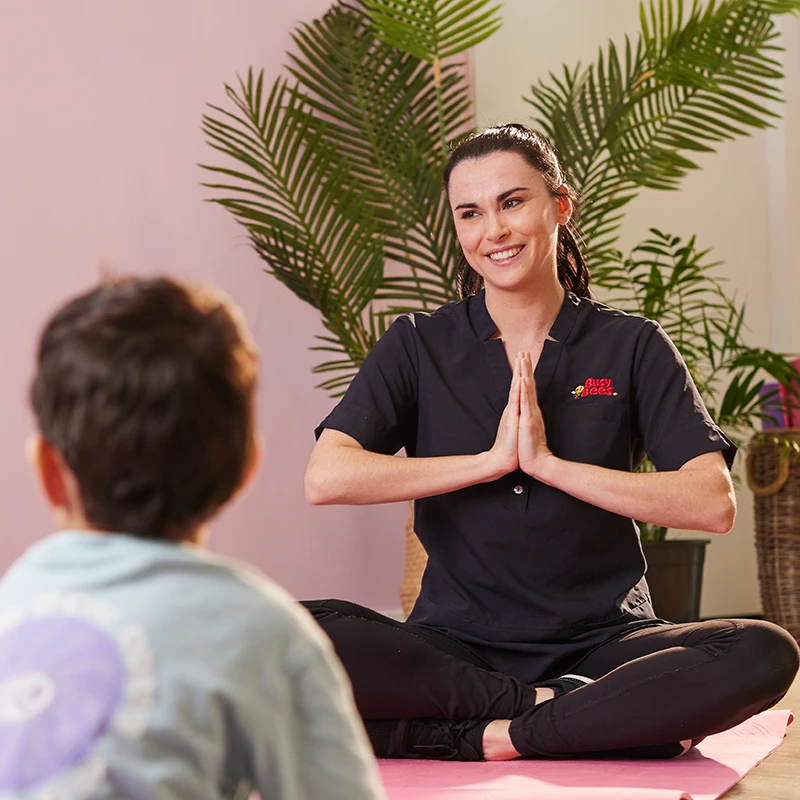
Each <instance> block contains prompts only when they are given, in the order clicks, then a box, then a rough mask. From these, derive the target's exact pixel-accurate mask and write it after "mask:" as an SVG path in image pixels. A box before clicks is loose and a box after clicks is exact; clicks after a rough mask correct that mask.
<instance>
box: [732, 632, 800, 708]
mask: <svg viewBox="0 0 800 800" xmlns="http://www.w3.org/2000/svg"><path fill="white" fill-rule="evenodd" d="M736 624H737V626H738V627H739V635H738V639H739V647H738V648H737V649H738V650H739V658H738V659H737V664H736V667H737V671H739V672H740V674H741V677H742V679H743V680H745V681H746V682H748V683H749V684H750V685H751V686H752V688H753V690H754V691H759V692H761V693H763V696H764V699H765V700H771V701H772V702H777V701H778V700H779V699H780V698H781V697H782V696H783V695H784V694H786V692H787V691H788V690H789V687H790V686H791V685H792V682H793V681H794V679H795V677H796V676H797V672H798V668H800V649H798V646H797V642H796V641H795V640H794V638H793V637H792V636H791V635H790V634H789V633H788V632H787V631H786V630H784V629H783V628H781V627H780V626H778V625H775V624H773V623H771V622H764V621H761V620H737V621H736Z"/></svg>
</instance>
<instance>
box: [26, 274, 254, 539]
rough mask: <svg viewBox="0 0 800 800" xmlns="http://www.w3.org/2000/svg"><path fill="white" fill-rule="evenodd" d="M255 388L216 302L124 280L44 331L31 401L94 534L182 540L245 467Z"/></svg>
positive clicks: (157, 282)
mask: <svg viewBox="0 0 800 800" xmlns="http://www.w3.org/2000/svg"><path fill="white" fill-rule="evenodd" d="M256 376H257V361H256V354H255V348H254V346H253V343H252V341H251V339H250V336H249V334H248V332H247V330H246V328H245V325H244V323H243V321H242V319H241V315H240V313H239V311H238V309H236V307H235V306H233V305H232V303H231V302H230V301H229V300H227V299H226V298H225V297H224V296H222V295H220V294H219V293H217V292H216V291H214V290H212V289H209V288H207V287H195V286H189V285H186V284H183V283H180V282H178V281H175V280H172V279H169V278H152V279H138V278H126V279H121V280H117V281H113V282H109V283H105V284H103V285H101V286H99V287H98V288H96V289H93V290H92V291H90V292H88V293H86V294H84V295H81V296H80V297H77V298H75V299H73V300H71V301H69V302H68V303H67V304H66V305H64V306H63V307H62V308H60V309H59V310H58V311H57V312H56V314H55V315H54V316H53V317H52V318H51V319H50V321H49V322H48V323H47V326H46V327H45V329H44V332H43V333H42V336H41V339H40V342H39V349H38V357H37V364H36V375H35V377H34V381H33V386H32V389H31V400H32V404H33V408H34V412H35V414H36V417H37V420H38V425H39V430H40V432H41V434H42V436H43V438H44V439H45V440H47V442H49V443H50V445H52V446H53V447H54V448H55V449H56V450H57V451H58V452H59V453H60V454H61V456H62V458H63V461H64V463H65V464H66V466H67V467H68V468H69V470H70V471H71V472H72V473H73V475H74V476H75V479H76V481H77V486H78V491H79V494H80V501H81V504H82V511H83V516H84V518H85V519H86V521H87V522H88V523H89V524H90V525H91V526H92V527H96V528H99V529H101V530H107V531H117V532H124V533H129V534H134V535H137V536H141V537H146V538H155V539H182V538H184V536H185V535H186V534H187V533H188V532H190V531H193V530H194V529H196V528H197V527H198V526H199V525H201V524H202V523H204V522H205V521H206V520H208V519H209V518H210V517H211V516H213V514H214V513H215V512H216V511H217V510H218V509H219V508H220V506H222V505H223V504H224V503H225V502H226V501H227V500H228V499H229V498H230V497H231V496H232V495H233V493H234V492H235V491H236V489H237V488H238V487H239V486H240V484H241V483H242V481H243V479H244V477H245V475H246V472H247V470H248V468H249V467H250V465H251V462H252V459H253V457H254V442H255V439H254V394H255V384H256Z"/></svg>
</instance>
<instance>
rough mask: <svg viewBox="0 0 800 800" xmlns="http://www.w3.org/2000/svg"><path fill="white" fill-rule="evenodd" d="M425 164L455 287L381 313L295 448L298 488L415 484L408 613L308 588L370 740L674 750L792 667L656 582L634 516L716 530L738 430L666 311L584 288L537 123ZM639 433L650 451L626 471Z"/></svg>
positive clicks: (486, 754) (502, 749)
mask: <svg viewBox="0 0 800 800" xmlns="http://www.w3.org/2000/svg"><path fill="white" fill-rule="evenodd" d="M444 186H445V191H446V193H447V196H448V199H449V202H450V206H451V209H452V212H453V219H454V223H455V229H456V233H457V236H458V241H459V244H460V246H461V250H462V257H461V263H460V271H459V288H460V290H461V294H462V297H463V298H464V299H463V300H462V301H461V302H458V303H452V304H450V305H448V306H444V307H443V308H441V309H439V310H438V311H436V312H435V313H433V314H414V315H409V316H407V317H402V318H400V319H398V320H397V321H396V322H395V323H394V324H393V325H392V326H391V328H390V329H389V331H388V332H387V333H386V334H385V335H384V336H383V337H382V338H381V339H380V340H379V342H378V343H377V344H376V346H375V347H374V348H373V350H372V351H371V353H370V354H369V356H368V357H367V359H366V360H365V361H364V364H363V365H362V368H361V370H360V372H359V374H358V375H357V376H356V378H355V379H354V381H353V382H352V384H351V386H350V388H349V390H348V392H347V394H346V395H345V396H344V398H343V399H342V401H341V402H340V403H339V405H338V406H337V407H336V408H335V409H334V410H333V412H332V413H331V414H330V415H329V416H328V417H327V418H326V419H325V421H324V422H323V423H322V425H321V426H320V428H319V429H318V431H317V434H318V437H319V438H318V442H317V445H316V447H315V449H314V451H313V453H312V456H311V460H310V462H309V466H308V470H307V473H306V496H307V498H308V499H309V501H310V502H311V503H314V504H327V503H350V504H360V503H387V502H395V501H399V500H409V499H414V500H415V527H416V531H417V534H418V535H419V537H420V539H421V540H422V543H423V544H424V546H425V549H426V550H427V552H428V556H429V561H428V566H427V569H426V572H425V576H424V578H423V582H422V590H421V593H420V597H419V599H418V601H417V603H416V605H415V607H414V610H413V611H412V613H411V615H410V616H409V619H408V621H407V622H406V623H398V622H394V621H392V620H389V619H387V618H385V617H382V616H381V615H379V614H376V613H375V612H372V611H370V610H368V609H364V608H361V607H359V606H356V605H354V604H352V603H346V602H343V601H332V600H330V601H318V602H311V603H307V604H306V605H307V607H308V608H309V609H310V610H311V612H312V613H313V614H314V616H315V617H316V619H317V620H318V621H319V623H320V624H321V625H322V627H323V628H324V629H325V631H326V632H327V633H328V634H329V636H330V637H331V639H332V640H333V642H334V645H335V646H336V649H337V652H338V654H339V656H340V657H341V659H342V661H343V663H344V665H345V668H346V669H347V670H348V673H349V675H350V678H351V681H352V684H353V689H354V693H355V697H356V702H357V704H358V706H359V710H360V711H361V714H362V716H363V717H364V720H365V723H366V727H367V731H368V733H369V734H370V739H371V741H372V744H373V747H374V749H375V752H376V754H377V755H378V756H383V757H405V758H414V757H417V758H419V757H423V758H424V757H429V758H454V759H461V760H480V759H487V760H504V759H510V758H516V757H518V756H520V755H522V756H547V757H554V756H567V755H578V754H584V753H592V754H599V753H613V754H614V755H622V756H636V755H641V756H644V757H668V756H673V755H678V754H680V753H682V752H685V751H686V750H687V749H688V748H689V747H690V746H691V745H692V744H693V743H695V742H697V741H698V740H699V739H701V738H702V737H704V736H707V735H709V734H712V733H715V732H718V731H720V730H724V729H726V728H728V727H731V726H733V725H736V724H738V723H739V722H742V721H743V720H744V719H746V718H747V717H749V716H751V715H752V714H755V713H757V712H759V711H762V710H764V709H766V708H769V707H770V706H772V705H774V704H775V703H776V702H777V701H778V700H779V699H780V698H781V697H782V696H783V694H784V693H785V692H786V691H787V689H788V687H789V686H790V684H791V682H792V680H793V678H794V676H795V674H796V672H797V669H798V649H797V645H796V643H795V642H794V640H793V639H791V637H789V635H788V634H787V633H786V632H785V631H783V630H782V629H780V628H778V627H777V626H774V625H770V624H769V623H765V622H759V621H744V620H712V621H708V622H703V623H690V624H682V625H676V624H671V623H666V622H664V621H663V620H659V619H657V618H655V616H654V614H653V609H652V606H651V604H650V599H649V594H648V589H647V584H646V582H645V580H644V577H643V574H644V570H645V563H644V559H643V557H642V552H641V547H640V544H639V540H638V535H637V531H636V526H635V524H634V522H633V520H635V519H638V520H643V521H645V522H652V523H656V524H658V525H665V526H668V527H670V528H684V529H691V530H703V531H708V532H713V533H727V532H728V531H729V530H730V529H731V527H732V525H733V521H734V515H735V511H736V506H735V497H734V492H733V486H732V483H731V479H730V474H729V468H730V465H731V463H732V461H733V457H734V454H735V447H734V446H733V445H732V444H731V442H730V441H729V440H728V439H727V438H726V437H725V435H724V434H723V433H722V431H721V430H720V429H719V428H718V427H717V426H716V425H715V424H714V423H713V421H712V420H711V419H710V417H709V415H708V412H707V411H706V409H705V407H704V406H703V403H702V401H701V399H700V397H699V395H698V394H697V390H696V389H695V387H694V384H693V382H692V379H691V377H690V376H689V373H688V371H687V370H686V367H685V365H684V363H683V360H682V359H681V357H680V355H679V354H678V353H677V351H676V350H675V347H674V345H673V344H672V343H671V341H670V340H669V339H668V338H667V336H666V334H665V333H664V332H663V330H662V329H661V328H660V327H659V326H658V325H657V324H655V323H653V322H651V321H649V320H646V319H643V318H641V317H633V316H628V315H626V314H623V313H622V312H619V311H615V310H613V309H610V308H608V307H607V306H604V305H602V304H600V303H597V302H595V301H593V300H592V299H591V296H590V292H589V289H588V284H589V275H588V271H587V268H586V265H585V264H584V261H583V258H582V256H581V254H580V250H579V248H578V246H577V244H576V241H575V238H574V236H573V234H572V233H571V231H570V224H571V220H572V218H573V217H574V216H575V212H576V210H577V201H576V196H575V194H574V192H573V191H572V190H571V189H570V187H569V186H568V184H567V182H566V180H565V178H564V176H563V174H562V171H561V168H560V166H559V164H558V161H557V158H556V156H555V154H554V152H553V151H552V149H551V148H550V147H549V146H548V145H547V144H546V143H545V142H544V141H543V140H542V139H541V137H539V136H538V135H537V134H536V133H534V132H533V131H530V130H528V129H527V128H525V127H523V126H521V125H504V126H500V127H496V128H490V129H488V130H485V131H483V132H482V133H479V134H476V135H475V136H473V137H471V138H469V139H467V140H466V141H465V142H463V143H462V144H460V145H459V146H458V147H456V148H455V150H454V151H453V152H452V154H451V156H450V159H449V161H448V163H447V166H446V168H445V174H444ZM403 447H405V449H406V453H407V456H408V457H407V458H402V457H397V456H396V455H395V454H396V453H397V452H398V451H399V450H400V449H401V448H403ZM644 453H647V454H648V455H649V456H650V458H651V459H652V461H653V462H654V464H655V465H656V467H657V469H658V472H655V473H637V472H635V471H634V470H635V468H636V466H637V465H638V463H639V462H640V461H641V459H642V457H643V455H644Z"/></svg>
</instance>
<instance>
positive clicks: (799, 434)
mask: <svg viewBox="0 0 800 800" xmlns="http://www.w3.org/2000/svg"><path fill="white" fill-rule="evenodd" d="M770 433H771V434H774V436H775V437H776V438H783V439H786V440H789V441H794V442H800V429H794V428H791V429H790V428H787V429H775V430H772V431H770ZM747 483H748V485H749V486H750V488H751V489H752V490H753V494H754V496H755V527H756V554H757V558H758V580H759V584H760V588H761V600H762V602H763V604H764V616H765V617H766V618H767V619H768V620H770V621H771V622H775V623H777V624H778V625H780V626H781V627H783V628H786V630H787V631H789V633H791V634H792V636H794V637H795V639H797V640H798V641H800V459H798V457H797V456H796V455H795V454H794V453H793V452H790V450H789V449H788V448H787V447H786V446H785V445H782V444H780V443H778V442H775V441H764V440H763V439H762V438H761V437H758V436H756V437H754V438H753V439H752V440H751V441H750V444H749V446H748V449H747Z"/></svg>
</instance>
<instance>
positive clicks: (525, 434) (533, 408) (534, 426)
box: [491, 351, 552, 478]
mask: <svg viewBox="0 0 800 800" xmlns="http://www.w3.org/2000/svg"><path fill="white" fill-rule="evenodd" d="M491 452H492V453H493V454H494V456H495V458H496V459H497V461H498V463H499V465H500V466H501V467H502V470H503V473H502V474H507V473H509V472H513V471H514V470H515V469H517V468H519V469H521V470H522V471H523V472H526V473H527V474H528V475H530V476H531V477H534V478H535V477H536V476H537V473H538V471H539V470H540V469H541V465H542V464H543V463H544V462H545V461H546V460H547V459H548V458H549V457H550V456H552V453H551V452H550V450H549V449H548V447H547V436H546V432H545V429H544V419H543V418H542V412H541V410H540V408H539V402H538V400H537V398H536V381H535V380H534V377H533V362H532V360H531V354H530V353H529V352H527V351H522V352H520V353H517V357H516V359H515V360H514V371H513V375H512V378H511V388H510V389H509V392H508V403H507V404H506V407H505V409H504V411H503V415H502V417H501V418H500V425H499V426H498V428H497V437H496V439H495V443H494V446H493V447H492V451H491Z"/></svg>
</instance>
